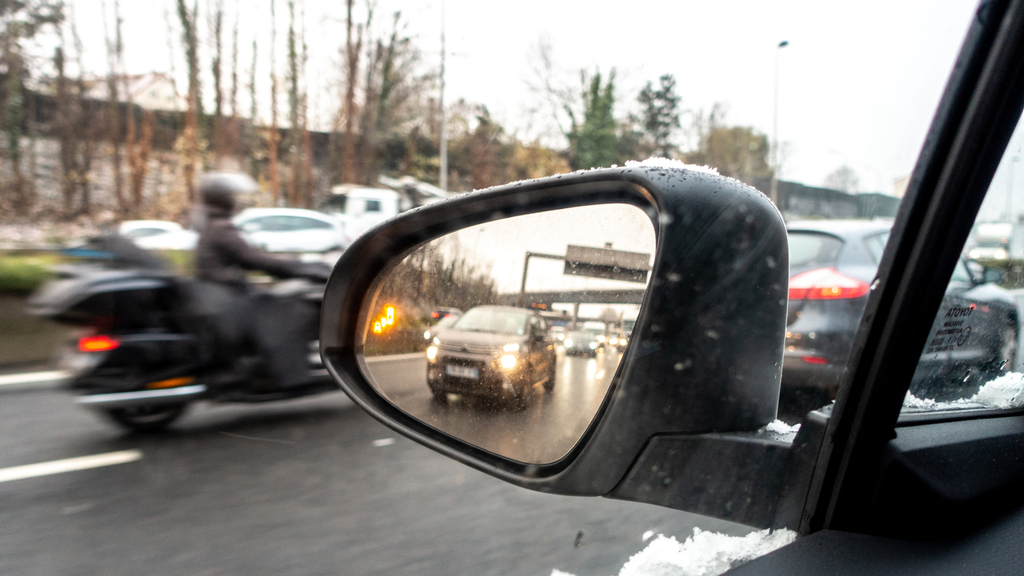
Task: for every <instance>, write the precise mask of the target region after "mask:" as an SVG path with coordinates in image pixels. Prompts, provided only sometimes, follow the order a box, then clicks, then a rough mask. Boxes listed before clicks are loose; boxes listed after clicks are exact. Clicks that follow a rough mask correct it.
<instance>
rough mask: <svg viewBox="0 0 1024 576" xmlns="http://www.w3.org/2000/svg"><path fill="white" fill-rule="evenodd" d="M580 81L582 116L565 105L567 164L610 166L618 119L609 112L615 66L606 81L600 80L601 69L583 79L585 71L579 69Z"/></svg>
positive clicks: (589, 166)
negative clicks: (590, 76) (567, 145)
mask: <svg viewBox="0 0 1024 576" xmlns="http://www.w3.org/2000/svg"><path fill="white" fill-rule="evenodd" d="M580 81H581V84H582V91H581V96H582V101H583V119H582V122H581V121H579V119H578V118H577V114H576V112H574V111H573V110H572V108H570V107H569V106H566V107H565V111H566V113H567V114H568V115H569V122H570V128H569V132H568V133H567V134H566V135H565V136H566V138H568V139H569V153H570V164H571V165H572V167H573V168H574V169H580V168H584V169H586V168H597V167H601V166H610V165H611V164H612V163H614V162H615V159H616V156H617V150H616V145H617V141H618V136H617V131H618V123H617V122H616V121H615V116H614V115H613V114H612V112H613V108H614V107H615V70H614V69H613V70H612V71H611V73H610V74H608V82H607V83H606V84H604V85H602V84H601V73H600V72H596V73H595V74H594V77H593V78H590V80H589V82H588V80H587V73H586V71H581V72H580Z"/></svg>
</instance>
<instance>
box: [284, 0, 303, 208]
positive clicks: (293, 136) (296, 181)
mask: <svg viewBox="0 0 1024 576" xmlns="http://www.w3.org/2000/svg"><path fill="white" fill-rule="evenodd" d="M300 75H301V71H300V64H299V49H298V46H297V39H296V31H295V0H288V74H287V81H288V125H289V126H288V142H287V146H286V150H288V154H289V155H290V156H291V169H290V172H291V174H289V176H290V177H289V178H288V204H289V205H290V206H298V205H299V204H300V202H301V200H300V198H299V195H300V194H301V191H302V185H301V182H300V180H301V178H302V173H301V170H300V166H301V164H302V153H301V151H300V146H301V142H302V123H300V120H299V115H300V113H301V110H300V108H301V95H300V94H299V76H300Z"/></svg>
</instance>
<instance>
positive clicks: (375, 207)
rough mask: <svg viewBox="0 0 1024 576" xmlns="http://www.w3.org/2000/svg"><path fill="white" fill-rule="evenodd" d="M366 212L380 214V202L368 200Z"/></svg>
mask: <svg viewBox="0 0 1024 576" xmlns="http://www.w3.org/2000/svg"><path fill="white" fill-rule="evenodd" d="M364 210H365V211H366V212H380V200H367V201H366V208H365V209H364Z"/></svg>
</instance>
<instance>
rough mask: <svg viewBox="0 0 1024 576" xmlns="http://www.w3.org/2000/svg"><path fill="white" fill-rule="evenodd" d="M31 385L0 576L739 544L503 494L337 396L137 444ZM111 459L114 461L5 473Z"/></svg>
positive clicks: (231, 414) (643, 513)
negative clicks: (686, 542)
mask: <svg viewBox="0 0 1024 576" xmlns="http://www.w3.org/2000/svg"><path fill="white" fill-rule="evenodd" d="M38 384H39V383H33V384H32V385H31V386H23V387H17V386H0V574H4V575H22V574H26V575H36V574H39V575H47V576H49V575H54V574H75V575H78V574H81V575H93V574H95V575H114V574H132V575H135V574H152V575H165V574H166V575H171V574H175V575H176V574H190V575H204V576H208V575H220V574H224V575H235V574H302V575H306V574H416V575H429V574H439V575H440V574H443V575H451V574H473V575H478V574H524V575H525V574H529V575H541V576H547V575H549V574H551V571H552V569H556V568H557V569H559V570H564V571H567V572H570V573H574V574H577V575H579V576H584V575H594V576H604V575H609V574H616V573H617V572H618V570H619V568H620V567H621V566H622V564H623V563H624V562H625V561H626V560H627V559H628V558H629V556H630V555H632V554H634V553H636V552H637V551H639V550H641V549H642V548H643V547H644V543H643V541H642V537H643V535H644V534H645V532H647V531H653V532H654V533H664V534H666V535H674V536H677V537H678V538H679V539H680V540H681V539H682V538H684V537H686V536H687V535H688V534H690V533H691V532H692V529H693V527H695V526H699V527H701V528H702V529H709V530H717V531H723V532H727V533H732V534H742V533H745V532H746V531H747V529H746V528H744V527H742V526H738V525H734V524H729V523H725V522H721V521H717V520H713V519H710V518H704V517H699V516H694V515H691V514H686V513H683V512H677V511H673V510H669V509H665V508H658V507H654V506H648V505H643V504H635V503H629V502H618V501H613V500H606V499H602V498H571V497H564V496H553V495H547V494H540V493H536V492H530V491H527V490H524V489H521V488H516V487H513V486H510V485H507V484H505V483H503V482H501V481H499V480H496V479H493V478H491V477H489V476H487V475H484V474H482V473H479V472H476V471H473V470H471V469H469V468H467V467H465V466H462V465H460V464H457V463H455V462H453V461H451V460H449V459H447V458H445V457H443V456H440V455H438V454H435V453H434V452H432V451H430V450H428V449H426V448H423V447H421V446H419V445H417V444H414V443H412V442H411V441H408V440H406V439H404V438H403V437H401V436H398V435H397V434H395V433H393V432H392V431H390V430H389V429H387V428H385V427H384V426H382V425H380V424H378V423H377V422H376V421H374V420H372V419H371V418H369V417H368V416H367V415H365V414H364V413H363V412H362V411H361V410H359V409H358V408H356V407H354V406H353V405H352V404H351V402H350V401H349V400H348V399H347V398H346V397H345V396H344V395H342V394H340V393H334V394H327V395H323V396H320V397H315V398H309V399H304V400H301V401H291V402H284V403H277V404H266V405H260V406H198V407H197V408H196V409H194V410H193V411H192V412H191V413H190V414H188V415H187V416H186V417H185V418H184V419H183V420H182V421H181V422H180V423H178V424H177V425H175V426H174V427H173V428H172V430H170V431H169V432H167V433H164V434H159V435H152V436H138V435H130V434H124V433H122V432H120V431H119V430H118V429H116V428H115V427H113V426H112V425H109V424H108V423H106V422H105V421H103V420H101V419H99V418H97V417H96V416H95V415H94V414H92V413H89V412H87V411H85V410H84V409H81V408H78V407H76V406H74V405H73V404H72V403H71V399H70V398H69V397H67V396H65V395H64V394H63V393H61V392H59V391H57V390H53V389H50V388H45V387H38ZM453 404H454V403H453ZM111 453H113V455H114V456H115V458H116V457H117V456H118V455H120V456H124V455H125V454H127V455H128V457H127V458H121V461H122V463H111V462H107V463H108V464H111V465H107V466H102V467H96V468H88V469H82V470H71V471H65V472H61V473H49V472H52V471H53V470H52V466H51V465H47V466H42V467H32V468H29V469H24V468H14V467H19V466H24V465H29V464H41V463H52V462H53V461H64V459H69V458H77V457H82V456H91V455H110V454H111ZM72 462H80V461H77V460H76V461H72ZM58 464H59V462H58ZM37 468H38V470H37ZM12 470H13V471H14V472H15V474H12V472H11V471H12ZM25 470H29V471H30V472H31V473H30V474H29V475H28V477H22V478H20V479H11V476H12V475H13V476H15V477H17V474H16V472H18V471H25ZM47 470H48V471H49V472H46V471H47ZM37 473H44V474H45V475H33V474H37Z"/></svg>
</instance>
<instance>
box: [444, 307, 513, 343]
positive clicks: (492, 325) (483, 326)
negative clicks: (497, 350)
mask: <svg viewBox="0 0 1024 576" xmlns="http://www.w3.org/2000/svg"><path fill="white" fill-rule="evenodd" d="M527 316H528V315H527V314H526V313H525V312H516V311H514V310H497V309H494V308H474V309H472V310H470V311H469V312H466V313H465V314H463V315H462V316H460V317H459V320H458V321H457V322H456V323H455V325H454V326H452V328H455V329H456V330H466V331H468V332H493V333H495V334H517V335H520V336H522V335H523V334H525V333H526V317H527Z"/></svg>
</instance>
